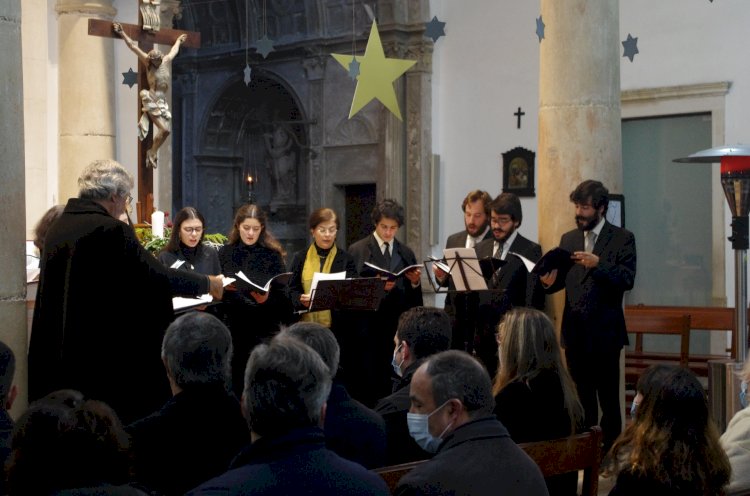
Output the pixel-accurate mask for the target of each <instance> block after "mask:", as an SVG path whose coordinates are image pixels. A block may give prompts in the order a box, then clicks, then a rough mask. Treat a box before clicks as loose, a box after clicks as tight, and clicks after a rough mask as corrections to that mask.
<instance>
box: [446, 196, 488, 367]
mask: <svg viewBox="0 0 750 496" xmlns="http://www.w3.org/2000/svg"><path fill="white" fill-rule="evenodd" d="M491 201H492V198H491V197H490V194H489V193H487V192H486V191H480V190H478V189H476V190H474V191H472V192H470V193H469V194H468V195H466V198H464V201H463V202H462V203H461V211H463V213H464V225H465V226H466V229H464V230H463V231H459V232H457V233H454V234H451V235H450V236H448V240H447V241H446V242H445V247H446V248H474V247H475V246H476V245H477V244H479V242H481V241H484V240H485V239H492V232H491V231H490V202H491ZM434 271H435V278H436V279H437V281H438V283H439V284H440V285H441V286H448V287H449V290H451V291H455V289H456V286H455V285H454V284H453V281H451V280H450V278H449V277H448V274H446V273H445V272H443V271H442V270H440V268H438V267H437V266H435V267H434ZM478 305H479V296H478V295H477V294H476V293H458V294H453V293H448V294H447V295H446V297H445V312H446V313H447V314H448V316H449V317H450V319H451V328H452V329H453V339H452V343H453V345H452V346H453V348H455V349H457V350H464V351H466V352H469V353H471V352H472V351H473V350H474V332H475V330H476V313H477V306H478Z"/></svg>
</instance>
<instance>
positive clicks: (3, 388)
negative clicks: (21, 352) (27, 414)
mask: <svg viewBox="0 0 750 496" xmlns="http://www.w3.org/2000/svg"><path fill="white" fill-rule="evenodd" d="M15 373H16V355H15V354H14V353H13V350H11V349H10V347H9V346H8V345H7V344H5V343H3V342H2V341H0V402H2V403H5V400H6V399H7V398H8V393H10V388H11V386H12V385H13V374H15ZM0 408H2V404H0Z"/></svg>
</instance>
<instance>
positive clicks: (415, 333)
mask: <svg viewBox="0 0 750 496" xmlns="http://www.w3.org/2000/svg"><path fill="white" fill-rule="evenodd" d="M452 332H453V330H452V329H451V323H450V318H449V317H448V314H447V313H445V311H444V310H441V309H439V308H433V307H414V308H410V309H409V310H407V311H406V312H404V313H403V314H402V315H401V318H400V319H399V323H398V328H397V329H396V335H395V336H394V337H393V343H394V350H393V359H392V361H391V365H392V366H393V371H394V372H395V373H396V375H397V376H398V377H399V380H398V381H397V382H395V383H394V385H393V391H394V393H393V394H391V395H389V396H386V397H385V398H382V399H381V400H380V401H378V403H377V405H375V411H376V412H378V413H379V414H380V415H382V416H383V419H384V420H385V429H386V432H387V434H388V452H387V464H388V465H396V464H399V463H406V462H411V461H416V460H424V459H426V458H430V457H431V456H432V453H429V452H427V451H425V450H423V449H422V448H420V447H419V446H418V445H417V443H415V442H414V440H413V439H412V438H411V436H409V429H408V428H407V426H406V412H408V411H409V405H410V400H409V384H410V383H411V379H412V376H413V375H414V372H416V370H417V369H418V368H419V366H420V365H421V364H422V363H423V362H424V360H425V359H426V358H428V357H429V356H431V355H434V354H435V353H438V352H441V351H445V350H447V349H449V348H450V347H451V334H452Z"/></svg>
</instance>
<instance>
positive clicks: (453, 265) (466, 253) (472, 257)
mask: <svg viewBox="0 0 750 496" xmlns="http://www.w3.org/2000/svg"><path fill="white" fill-rule="evenodd" d="M443 255H444V256H445V261H446V262H447V264H448V267H450V269H451V271H450V273H451V279H452V280H453V284H454V285H455V286H456V290H457V291H481V290H485V289H487V281H485V280H484V277H483V276H482V268H481V267H480V266H479V260H477V252H476V250H474V248H446V249H445V250H443ZM458 258H460V259H461V261H460V262H459V261H458ZM461 265H463V275H462V271H461ZM464 276H465V279H464Z"/></svg>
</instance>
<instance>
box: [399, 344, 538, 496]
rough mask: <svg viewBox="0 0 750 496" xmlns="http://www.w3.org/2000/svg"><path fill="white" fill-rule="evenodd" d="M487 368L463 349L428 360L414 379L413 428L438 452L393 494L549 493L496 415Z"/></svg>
mask: <svg viewBox="0 0 750 496" xmlns="http://www.w3.org/2000/svg"><path fill="white" fill-rule="evenodd" d="M494 405H495V401H494V399H493V397H492V384H491V382H490V377H489V375H488V374H487V370H485V369H484V367H482V365H481V364H480V363H479V362H478V361H477V360H475V359H474V358H472V357H471V356H470V355H469V354H467V353H465V352H463V351H457V350H450V351H445V352H442V353H438V354H437V355H434V356H432V357H430V358H428V359H427V360H426V361H425V362H424V363H423V364H422V365H421V366H420V367H419V368H418V369H417V371H416V372H415V373H414V378H413V379H412V381H411V409H410V410H409V416H408V421H409V432H410V433H411V435H412V437H414V439H415V440H416V441H417V442H418V443H419V444H420V446H422V447H423V448H424V449H425V450H427V451H431V452H434V453H435V456H434V457H433V458H432V459H430V460H427V461H426V462H424V463H422V464H421V465H419V466H418V467H416V468H415V469H414V470H412V471H411V472H409V473H408V474H407V475H405V476H404V477H403V478H402V479H401V481H400V482H399V485H398V487H397V488H396V491H395V494H397V495H407V494H420V495H438V494H471V495H472V496H484V495H488V496H489V495H492V496H495V495H497V494H523V495H529V496H536V495H542V496H544V495H546V494H547V487H546V486H545V485H544V479H543V478H542V473H541V472H540V470H539V467H537V465H536V464H535V463H534V462H533V460H531V458H529V457H528V455H526V453H524V452H523V450H522V449H521V448H519V447H518V445H517V444H516V443H514V442H513V440H512V439H511V438H510V435H509V434H508V431H507V430H506V429H505V427H503V425H502V424H501V423H500V422H499V421H498V420H497V418H495V416H494V415H493V414H492V409H493V408H494Z"/></svg>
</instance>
